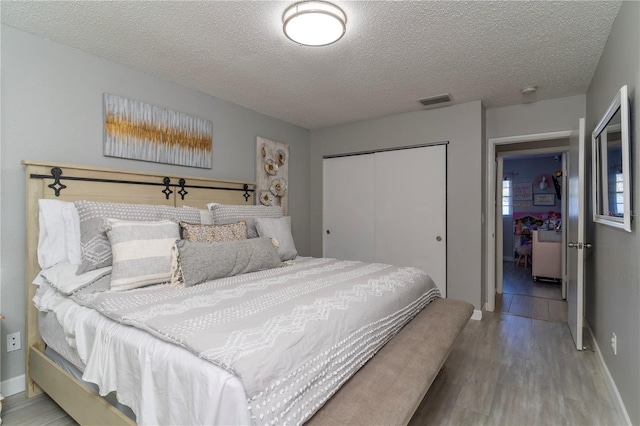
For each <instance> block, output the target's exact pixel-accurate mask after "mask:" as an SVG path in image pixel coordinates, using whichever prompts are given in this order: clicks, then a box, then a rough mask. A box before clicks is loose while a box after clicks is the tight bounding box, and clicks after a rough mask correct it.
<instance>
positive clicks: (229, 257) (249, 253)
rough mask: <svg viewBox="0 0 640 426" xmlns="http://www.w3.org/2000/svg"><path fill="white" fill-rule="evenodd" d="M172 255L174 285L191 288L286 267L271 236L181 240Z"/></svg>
mask: <svg viewBox="0 0 640 426" xmlns="http://www.w3.org/2000/svg"><path fill="white" fill-rule="evenodd" d="M171 254H172V267H171V284H172V285H173V286H181V285H184V286H186V287H190V286H192V285H196V284H200V283H203V282H206V281H211V280H215V279H218V278H225V277H231V276H234V275H240V274H246V273H249V272H255V271H260V270H263V269H272V268H277V267H279V266H282V262H281V261H280V256H278V249H277V248H276V247H275V246H274V245H273V242H272V241H271V238H253V239H251V240H239V241H228V242H224V243H201V242H194V241H187V240H179V241H176V243H175V245H174V246H173V249H172V251H171Z"/></svg>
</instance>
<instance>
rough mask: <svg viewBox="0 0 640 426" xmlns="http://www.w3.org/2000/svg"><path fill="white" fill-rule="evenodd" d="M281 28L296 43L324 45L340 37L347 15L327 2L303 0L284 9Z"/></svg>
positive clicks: (343, 30) (344, 27)
mask: <svg viewBox="0 0 640 426" xmlns="http://www.w3.org/2000/svg"><path fill="white" fill-rule="evenodd" d="M282 30H283V31H284V34H285V35H286V36H287V37H288V38H289V39H291V40H293V41H294V42H296V43H298V44H302V45H305V46H326V45H328V44H331V43H335V42H336V41H338V40H340V39H341V38H342V36H343V35H344V33H345V31H346V30H347V15H346V14H345V13H344V11H343V10H342V9H340V8H339V7H338V6H336V5H334V4H332V3H329V2H325V1H304V2H300V3H296V4H294V5H292V6H290V7H289V8H288V9H287V10H285V12H284V14H283V15H282Z"/></svg>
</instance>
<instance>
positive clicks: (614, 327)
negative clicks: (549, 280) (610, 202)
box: [585, 2, 640, 425]
mask: <svg viewBox="0 0 640 426" xmlns="http://www.w3.org/2000/svg"><path fill="white" fill-rule="evenodd" d="M639 23H640V3H638V2H623V3H622V7H621V8H620V12H619V13H618V17H617V18H616V20H615V22H614V24H613V27H612V29H611V33H610V35H609V39H608V40H607V44H606V46H605V49H604V52H603V54H602V57H601V58H600V63H599V64H598V68H597V69H596V73H595V75H594V77H593V80H592V81H591V85H590V86H589V90H588V92H587V117H586V118H587V120H586V126H587V133H588V134H590V133H591V132H592V131H593V129H594V128H595V126H596V125H597V123H598V122H599V120H600V118H601V117H602V116H603V115H604V113H605V111H606V110H607V108H608V107H609V104H610V103H611V100H612V99H613V97H614V95H615V94H616V92H617V91H618V90H619V89H620V87H622V86H623V85H625V84H626V85H627V86H628V89H629V98H630V100H631V123H632V124H631V126H632V129H631V155H632V166H631V170H632V177H633V183H632V192H633V199H632V204H633V209H634V210H635V211H634V217H633V222H632V226H631V227H632V230H633V232H631V233H629V232H624V231H622V230H620V229H616V228H612V227H609V226H606V225H602V224H598V223H596V224H594V225H593V232H592V241H591V242H592V243H593V249H592V250H591V253H590V256H591V257H590V258H588V259H587V262H588V271H587V274H586V277H587V282H586V309H585V310H586V312H585V315H586V317H587V321H588V322H589V324H590V326H591V328H592V330H593V332H594V334H595V338H596V341H597V342H598V346H599V347H600V350H601V351H602V355H603V358H604V360H605V362H606V364H607V367H608V369H609V371H610V373H611V375H612V377H613V379H614V380H615V383H616V386H617V388H618V390H619V392H620V394H621V396H622V399H623V401H624V404H625V406H626V409H627V411H628V413H629V416H630V418H631V421H632V423H633V424H636V425H637V424H640V262H638V260H639V259H640V233H639V231H638V228H639V226H640V223H639V217H638V214H639V213H638V212H639V211H640V209H639V208H638V206H640V168H639V167H640V149H639V145H638V141H639V139H638V138H639V137H640V111H639V110H638V104H639V103H638V99H640V98H639V96H638V91H639V90H640V25H639ZM611 333H616V335H617V338H618V354H617V355H614V354H613V351H612V350H611V347H610V344H609V339H610V338H611Z"/></svg>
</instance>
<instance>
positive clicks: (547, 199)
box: [533, 194, 556, 206]
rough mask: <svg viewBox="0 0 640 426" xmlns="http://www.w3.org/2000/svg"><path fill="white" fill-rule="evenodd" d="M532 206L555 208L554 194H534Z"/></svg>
mask: <svg viewBox="0 0 640 426" xmlns="http://www.w3.org/2000/svg"><path fill="white" fill-rule="evenodd" d="M533 205H534V206H555V205H556V194H534V195H533Z"/></svg>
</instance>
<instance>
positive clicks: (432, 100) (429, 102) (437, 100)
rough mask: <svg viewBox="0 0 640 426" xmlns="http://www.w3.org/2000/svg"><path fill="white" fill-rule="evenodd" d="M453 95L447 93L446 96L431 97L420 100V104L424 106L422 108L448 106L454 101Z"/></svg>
mask: <svg viewBox="0 0 640 426" xmlns="http://www.w3.org/2000/svg"><path fill="white" fill-rule="evenodd" d="M452 100H453V99H451V95H450V94H448V93H445V94H444V95H437V96H431V97H429V98H422V99H418V102H420V103H421V104H422V106H426V107H433V106H440V105H441V104H448V103H450V102H451V101H452Z"/></svg>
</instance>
